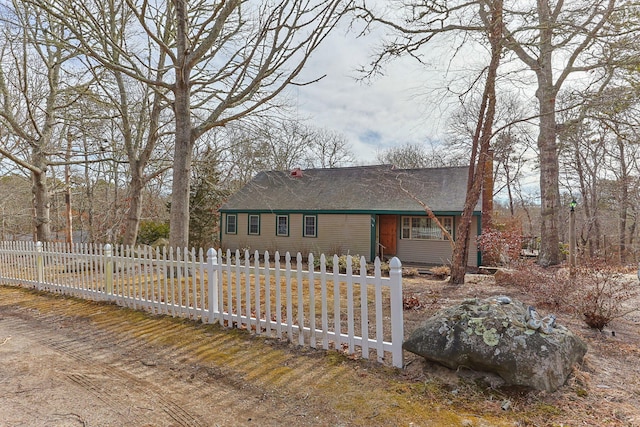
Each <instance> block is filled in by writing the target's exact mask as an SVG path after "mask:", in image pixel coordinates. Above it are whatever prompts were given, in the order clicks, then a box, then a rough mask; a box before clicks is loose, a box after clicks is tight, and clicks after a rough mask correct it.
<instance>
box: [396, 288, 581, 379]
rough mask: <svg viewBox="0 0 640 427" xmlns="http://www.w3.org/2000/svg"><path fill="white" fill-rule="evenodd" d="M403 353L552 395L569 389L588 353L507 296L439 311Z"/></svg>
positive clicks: (575, 339)
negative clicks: (570, 377) (563, 387)
mask: <svg viewBox="0 0 640 427" xmlns="http://www.w3.org/2000/svg"><path fill="white" fill-rule="evenodd" d="M403 347H404V348H405V349H406V350H407V351H410V352H412V353H415V354H418V355H420V356H423V357H425V358H426V359H428V360H431V361H435V362H439V363H441V364H443V365H445V366H448V367H449V368H452V369H458V368H459V367H461V366H465V367H467V368H470V369H473V370H476V371H485V372H493V373H497V374H498V375H500V376H501V377H502V378H503V379H504V380H505V382H506V384H508V385H520V386H527V387H532V388H535V389H540V390H547V391H553V390H556V389H557V388H558V387H560V386H561V385H562V384H564V382H565V381H566V379H567V377H568V375H569V374H570V373H571V370H572V367H573V365H574V364H575V363H577V362H579V361H581V360H582V358H583V357H584V354H585V353H586V345H585V344H584V343H583V342H582V341H581V340H580V339H579V338H578V337H576V336H575V335H574V334H572V333H571V332H570V331H569V330H568V329H567V328H565V327H563V326H562V325H558V324H557V323H556V321H555V316H553V315H548V316H541V315H539V314H538V313H537V311H535V309H534V308H532V307H530V306H527V305H525V304H523V303H522V302H520V301H517V300H515V299H512V298H510V297H507V296H504V295H500V296H496V297H492V298H487V299H485V300H479V299H477V298H474V299H467V300H465V301H463V302H462V303H461V304H459V305H457V306H453V307H449V308H446V309H443V310H441V311H439V312H438V313H436V314H435V315H434V316H432V317H431V318H429V319H426V320H425V322H424V325H423V326H422V327H420V328H418V329H416V330H415V331H414V332H413V333H412V334H411V336H410V337H409V338H408V339H407V341H406V342H405V343H404V346H403Z"/></svg>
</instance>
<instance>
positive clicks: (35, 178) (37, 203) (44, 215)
mask: <svg viewBox="0 0 640 427" xmlns="http://www.w3.org/2000/svg"><path fill="white" fill-rule="evenodd" d="M45 170H46V169H45ZM45 170H42V171H39V172H35V171H32V172H31V179H32V184H33V186H32V191H33V204H34V211H35V215H34V225H35V229H36V240H37V241H39V242H48V241H49V240H50V239H51V220H50V217H49V210H50V208H51V202H50V199H49V188H48V184H47V175H46V172H45Z"/></svg>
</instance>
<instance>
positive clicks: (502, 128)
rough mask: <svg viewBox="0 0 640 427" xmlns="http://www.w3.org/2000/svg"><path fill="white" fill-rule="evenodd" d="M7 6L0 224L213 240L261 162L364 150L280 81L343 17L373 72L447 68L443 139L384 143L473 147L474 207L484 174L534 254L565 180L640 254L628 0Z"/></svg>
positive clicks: (607, 248) (416, 158)
mask: <svg viewBox="0 0 640 427" xmlns="http://www.w3.org/2000/svg"><path fill="white" fill-rule="evenodd" d="M0 20H1V28H0V30H1V31H2V38H1V39H0V58H1V66H0V122H1V125H0V155H1V156H2V159H1V163H0V168H1V174H2V177H1V178H0V194H1V195H2V197H0V214H1V215H2V224H1V230H0V231H1V233H2V238H3V239H11V238H23V237H25V236H33V238H36V239H38V240H64V241H71V240H72V239H73V236H76V240H77V239H80V240H82V241H85V242H101V243H105V242H114V243H124V244H135V243H136V242H138V243H150V242H151V240H153V239H154V238H155V237H157V236H160V235H166V234H168V235H169V243H170V244H171V245H173V246H201V247H207V246H210V245H215V244H216V240H217V237H218V230H217V221H218V215H217V213H216V210H217V208H218V206H219V205H220V204H221V203H222V202H223V200H224V199H225V197H227V196H228V195H229V194H230V193H231V192H233V191H235V190H236V189H238V188H239V187H240V186H241V185H242V184H244V183H246V182H247V181H248V180H249V179H250V178H251V177H252V176H253V175H255V174H256V173H257V172H259V171H261V170H266V169H280V170H283V169H285V170H286V169H291V168H293V167H303V168H309V167H337V166H348V165H359V164H362V161H361V160H359V159H358V158H357V157H356V156H355V155H354V153H353V152H352V149H351V147H350V145H349V142H348V141H347V139H346V138H345V137H344V136H343V135H341V134H339V133H336V132H335V131H333V130H330V129H320V128H317V127H315V126H314V125H313V122H312V120H310V119H309V118H304V117H302V118H301V117H299V116H298V114H297V113H296V106H295V103H294V102H293V101H292V100H291V99H289V98H288V97H287V93H288V92H287V90H288V88H290V87H292V86H296V85H306V84H313V82H314V81H315V80H317V79H319V78H321V77H322V73H323V72H322V70H313V74H314V76H313V77H305V79H303V77H302V76H303V73H302V71H303V70H304V69H305V65H306V63H307V60H308V58H309V57H311V56H312V55H313V54H314V53H315V51H316V50H317V49H318V48H319V46H320V45H321V44H322V42H323V41H324V40H325V38H326V37H327V36H328V35H329V34H330V33H331V32H332V31H336V30H337V29H338V28H340V27H339V25H340V23H345V22H346V23H348V24H349V28H350V29H351V30H352V31H354V32H355V33H356V35H357V36H359V37H373V36H375V37H377V39H379V40H381V42H380V44H379V45H378V47H377V48H376V49H375V50H374V51H372V52H371V58H372V59H371V63H370V64H365V65H364V66H363V67H362V69H361V70H360V71H361V76H362V79H363V80H368V79H375V77H376V76H377V75H378V74H379V73H383V72H384V67H385V65H386V64H388V63H389V62H390V61H393V60H395V59H396V58H398V57H409V58H412V59H414V60H416V61H418V62H419V63H421V64H424V66H425V68H428V67H430V66H432V65H433V64H434V63H438V64H444V65H443V67H448V72H447V73H446V78H447V79H448V80H447V82H448V83H447V85H445V86H444V87H438V88H431V89H429V90H427V91H425V93H423V94H419V93H416V96H424V98H425V102H430V103H434V102H442V103H445V100H446V103H448V104H449V105H454V108H453V113H452V114H451V115H450V117H449V118H448V122H447V136H446V138H445V140H444V141H437V142H435V141H425V143H424V144H405V145H401V146H398V147H395V148H391V149H388V150H385V151H381V152H379V153H377V158H376V160H377V161H378V162H381V163H392V164H395V165H396V166H398V167H401V168H411V167H432V166H451V165H471V171H470V182H469V189H468V191H469V194H468V197H467V207H469V206H474V205H475V201H477V200H478V196H479V192H480V191H481V190H482V188H481V184H480V182H486V180H485V177H487V176H489V175H490V176H491V177H492V181H493V182H494V183H495V184H494V188H493V193H494V195H497V196H498V197H497V198H496V205H495V206H494V209H493V210H495V211H496V212H495V215H494V216H493V218H492V220H491V221H490V222H487V224H485V225H487V226H488V227H491V228H492V229H495V230H503V231H510V232H515V233H519V234H520V235H522V236H528V237H530V238H531V239H532V241H533V240H534V239H537V240H536V241H535V242H532V243H533V244H534V246H536V247H539V251H540V252H539V253H540V258H539V260H540V263H541V264H543V265H554V264H558V263H559V262H561V261H562V259H563V252H564V251H565V249H564V248H565V245H566V243H567V240H568V216H569V203H570V202H571V201H572V200H574V199H575V200H576V201H577V203H578V207H577V208H576V215H577V240H578V248H579V251H580V254H581V255H582V256H585V257H601V256H606V257H608V258H610V259H614V260H616V261H617V262H621V263H629V262H633V261H637V259H638V255H639V254H638V243H637V239H638V233H639V232H638V227H637V219H638V210H639V209H640V200H639V199H640V191H639V190H640V189H639V184H640V180H639V176H640V169H639V167H640V166H639V165H638V148H639V145H638V144H639V139H638V134H637V132H638V129H639V127H638V118H639V117H640V116H639V115H638V105H639V104H638V100H639V99H640V98H639V95H640V93H639V90H640V89H639V85H638V82H639V79H638V70H639V69H640V67H639V58H640V55H638V48H637V43H636V42H635V39H636V34H638V27H639V24H640V15H639V14H638V4H637V3H636V2H634V1H620V0H598V1H586V0H584V1H583V0H578V1H573V2H562V1H550V0H545V1H536V2H534V1H517V2H503V1H502V0H476V1H427V2H422V1H415V2H406V1H396V0H392V1H384V2H382V1H381V2H366V3H365V2H362V1H340V0H324V1H321V0H315V1H311V0H307V1H284V0H281V1H264V2H253V1H241V0H226V1H217V2H211V1H205V0H202V1H195V2H193V1H190V2H187V1H186V0H173V1H160V0H158V1H148V0H128V1H124V2H119V1H107V2H104V1H91V0H84V1H77V0H71V1H64V2H63V1H57V0H24V1H17V0H15V1H5V2H2V3H1V4H0ZM442 47H445V48H446V52H447V53H446V54H443V53H439V54H438V55H431V56H430V53H431V52H435V51H437V52H441V51H442V49H441V48H442ZM434 48H436V49H435V50H434ZM438 48H440V50H438ZM470 53H472V55H470ZM304 75H305V76H307V75H309V73H306V74H304ZM354 84H355V83H354ZM489 156H490V157H491V158H492V162H491V163H489V162H487V159H488V158H489ZM532 173H533V174H536V175H538V176H539V177H540V179H539V181H538V182H537V183H535V184H534V185H532V183H531V182H529V181H528V180H527V179H528V177H530V176H531V174H532ZM474 183H476V184H477V185H476V186H475V187H474V186H473V184H474ZM424 202H425V203H426V204H427V205H428V201H424ZM487 218H489V217H488V216H487ZM74 230H75V231H74ZM485 231H487V230H485ZM463 235H464V234H463ZM461 240H465V239H461ZM464 250H466V249H465V248H463V247H460V248H456V250H455V252H456V254H457V255H458V259H466V257H465V256H464V255H463V254H464ZM454 258H455V257H454ZM453 263H454V264H455V263H456V261H455V259H454V260H453ZM459 264H460V265H461V266H463V264H462V263H459ZM462 274H463V273H462ZM453 275H454V276H457V277H458V279H456V280H459V275H456V274H455V273H454V274H453ZM456 280H454V281H456Z"/></svg>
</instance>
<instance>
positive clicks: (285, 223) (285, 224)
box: [276, 215, 289, 236]
mask: <svg viewBox="0 0 640 427" xmlns="http://www.w3.org/2000/svg"><path fill="white" fill-rule="evenodd" d="M277 224H278V225H277V227H278V228H277V230H276V235H278V236H288V235H289V217H288V216H286V215H278V216H277Z"/></svg>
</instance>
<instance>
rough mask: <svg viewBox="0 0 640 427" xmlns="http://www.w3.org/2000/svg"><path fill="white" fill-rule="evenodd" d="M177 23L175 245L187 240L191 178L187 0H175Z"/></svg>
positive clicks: (171, 235)
mask: <svg viewBox="0 0 640 427" xmlns="http://www.w3.org/2000/svg"><path fill="white" fill-rule="evenodd" d="M175 7H176V23H177V26H176V27H177V28H176V31H177V37H176V38H177V41H176V43H177V44H176V50H177V55H176V57H177V61H178V64H177V67H176V70H175V71H176V83H175V86H174V95H175V104H174V113H175V118H176V143H175V149H174V155H173V183H172V187H171V190H172V193H171V212H170V224H171V229H170V231H169V245H170V246H172V247H174V248H186V247H187V246H188V244H189V184H190V181H191V159H192V156H193V143H194V138H193V128H192V123H191V92H190V81H189V80H190V74H191V68H190V65H189V64H188V50H189V42H188V40H187V28H186V25H187V19H188V16H187V10H186V8H187V4H186V0H176V1H175Z"/></svg>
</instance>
